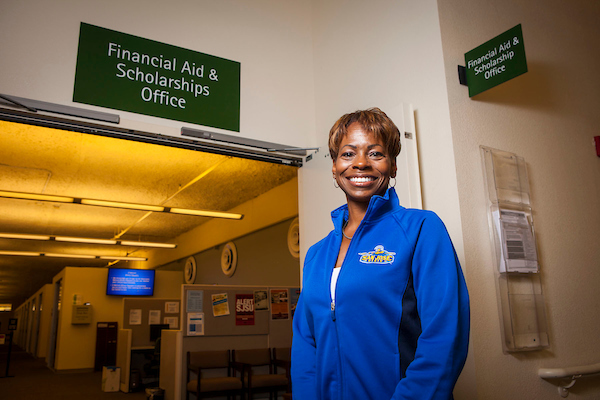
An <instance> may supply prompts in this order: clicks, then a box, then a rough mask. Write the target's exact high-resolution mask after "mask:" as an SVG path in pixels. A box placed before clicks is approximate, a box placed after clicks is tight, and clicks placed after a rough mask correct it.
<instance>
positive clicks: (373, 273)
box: [292, 188, 469, 400]
mask: <svg viewBox="0 0 600 400" xmlns="http://www.w3.org/2000/svg"><path fill="white" fill-rule="evenodd" d="M331 216H332V219H333V223H334V226H335V229H334V230H333V231H331V232H330V233H329V235H328V236H327V237H326V238H324V239H323V240H321V241H320V242H318V243H317V244H315V245H314V246H312V247H311V248H310V249H309V251H308V253H307V255H306V258H305V263H304V276H303V290H302V294H301V295H300V298H299V300H298V304H297V308H296V312H295V315H294V321H293V326H294V336H293V345H292V390H293V397H294V400H354V399H356V400H368V399H371V400H386V399H398V400H399V399H412V400H428V399H443V400H448V399H451V398H452V390H453V388H454V384H455V383H456V380H457V378H458V375H459V374H460V371H461V370H462V367H463V365H464V362H465V359H466V356H467V346H468V341H469V298H468V293H467V287H466V285H465V281H464V278H463V275H462V271H461V268H460V265H459V261H458V258H457V257H456V253H455V251H454V247H453V246H452V242H451V241H450V237H449V236H448V232H447V231H446V228H445V226H444V224H443V223H442V221H441V220H440V218H439V217H438V216H437V215H436V214H435V213H433V212H430V211H423V210H414V209H405V208H404V207H402V206H400V205H399V202H398V196H397V195H396V192H395V191H394V189H393V188H390V189H388V191H387V192H386V194H385V195H384V196H383V197H382V196H373V197H372V198H371V201H370V203H369V208H368V210H367V213H366V215H365V217H364V218H363V220H362V222H361V223H360V225H359V227H358V229H357V230H356V232H355V233H354V236H353V237H352V241H351V243H350V246H349V248H348V252H347V253H346V258H345V259H344V262H343V264H342V269H341V271H340V275H339V278H338V281H337V287H336V292H335V294H336V295H335V299H336V300H335V307H334V306H333V304H332V300H331V294H330V282H331V274H332V271H333V268H334V266H335V263H336V259H337V256H338V253H339V248H340V245H341V242H342V226H343V223H344V221H345V220H346V219H347V218H348V208H347V205H344V206H342V207H340V208H338V209H336V210H334V211H333V212H332V213H331Z"/></svg>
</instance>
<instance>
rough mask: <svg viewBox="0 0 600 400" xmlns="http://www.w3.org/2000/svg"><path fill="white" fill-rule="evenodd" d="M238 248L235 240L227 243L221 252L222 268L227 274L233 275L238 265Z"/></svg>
mask: <svg viewBox="0 0 600 400" xmlns="http://www.w3.org/2000/svg"><path fill="white" fill-rule="evenodd" d="M237 258H238V257H237V249H236V247H235V244H234V243H233V242H229V243H227V244H226V245H225V246H224V247H223V251H222V252H221V270H222V271H223V273H224V274H225V276H228V277H231V276H233V274H234V273H235V269H236V267H237Z"/></svg>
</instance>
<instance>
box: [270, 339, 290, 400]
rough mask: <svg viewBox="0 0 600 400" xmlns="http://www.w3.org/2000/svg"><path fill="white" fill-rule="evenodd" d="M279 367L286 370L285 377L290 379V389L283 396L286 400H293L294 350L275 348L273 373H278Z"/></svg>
mask: <svg viewBox="0 0 600 400" xmlns="http://www.w3.org/2000/svg"><path fill="white" fill-rule="evenodd" d="M277 367H281V368H284V369H285V376H286V377H287V379H288V387H287V391H286V393H285V394H284V395H283V398H284V399H291V398H292V348H291V347H275V348H273V372H275V373H277Z"/></svg>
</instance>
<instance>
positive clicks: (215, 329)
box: [181, 285, 299, 337]
mask: <svg viewBox="0 0 600 400" xmlns="http://www.w3.org/2000/svg"><path fill="white" fill-rule="evenodd" d="M298 291H299V289H298V288H290V287H270V286H215V285H183V286H182V297H181V299H182V310H181V311H182V313H181V316H182V318H181V320H182V326H181V330H182V331H183V336H184V337H194V336H198V337H200V336H204V337H206V336H245V335H269V334H274V333H275V332H276V331H278V330H279V329H282V330H285V331H288V330H291V321H292V311H293V310H292V308H293V305H295V302H294V301H297V297H295V294H296V293H297V292H298ZM255 292H265V293H266V295H267V299H266V304H267V308H266V309H264V304H263V307H261V308H257V304H255V302H254V296H255ZM272 293H277V294H278V295H281V297H282V303H287V304H277V305H275V307H277V308H274V307H273V304H271V294H272ZM285 297H287V299H286V298H285ZM250 298H251V299H252V300H253V301H252V302H249V301H248V299H250ZM247 303H251V304H252V308H253V312H252V313H251V312H249V311H247V310H248V308H249V307H247ZM286 305H287V307H285V306H286ZM238 306H239V307H240V308H239V309H238ZM279 309H281V310H285V309H287V315H286V314H285V312H279ZM274 312H275V314H273V313H274ZM195 316H198V317H202V319H203V320H202V322H201V323H200V325H201V326H198V327H197V328H196V330H195V331H194V330H191V329H190V323H191V324H193V320H194V317H195ZM200 330H201V332H200Z"/></svg>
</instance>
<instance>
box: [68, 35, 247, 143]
mask: <svg viewBox="0 0 600 400" xmlns="http://www.w3.org/2000/svg"><path fill="white" fill-rule="evenodd" d="M73 101H76V102H79V103H86V104H92V105H96V106H102V107H108V108H113V109H117V110H123V111H131V112H135V113H140V114H145V115H152V116H155V117H162V118H168V119H174V120H177V121H185V122H191V123H194V124H200V125H206V126H212V127H215V128H222V129H228V130H231V131H236V132H239V130H240V63H239V62H236V61H231V60H226V59H224V58H220V57H215V56H211V55H208V54H204V53H198V52H195V51H191V50H187V49H183V48H181V47H177V46H171V45H168V44H165V43H160V42H155V41H153V40H148V39H144V38H141V37H138V36H133V35H128V34H125V33H121V32H116V31H113V30H110V29H104V28H100V27H97V26H94V25H89V24H85V23H81V30H80V34H79V50H78V53H77V71H76V73H75V89H74V92H73Z"/></svg>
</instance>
